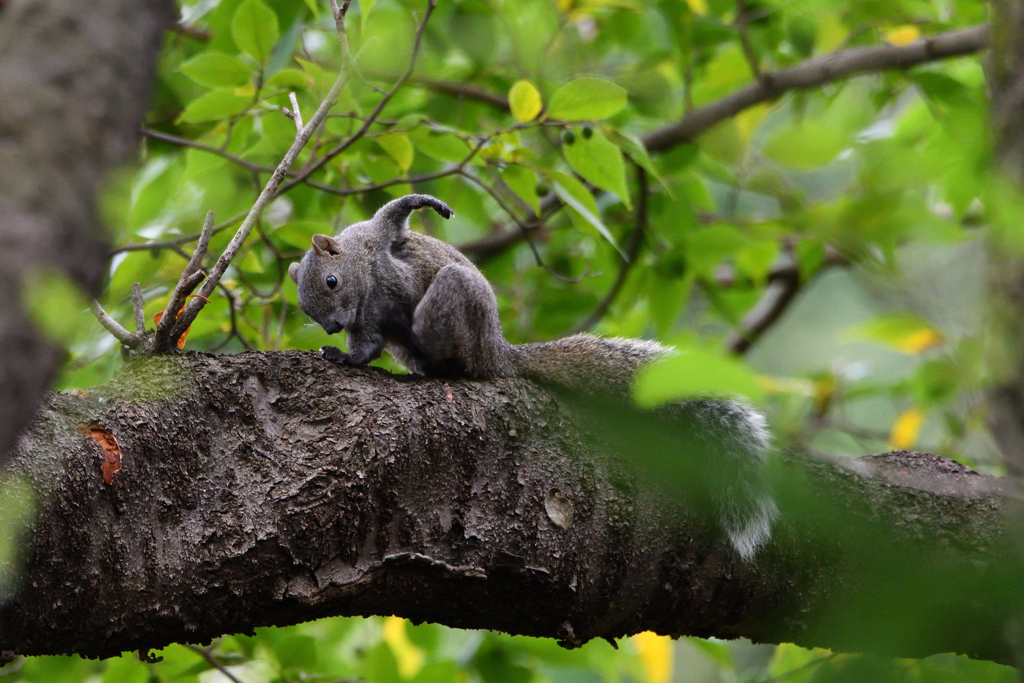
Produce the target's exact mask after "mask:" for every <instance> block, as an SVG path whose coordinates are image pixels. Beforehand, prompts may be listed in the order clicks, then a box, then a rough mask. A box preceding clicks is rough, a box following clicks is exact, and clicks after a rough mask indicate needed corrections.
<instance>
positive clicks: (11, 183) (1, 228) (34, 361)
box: [0, 0, 173, 465]
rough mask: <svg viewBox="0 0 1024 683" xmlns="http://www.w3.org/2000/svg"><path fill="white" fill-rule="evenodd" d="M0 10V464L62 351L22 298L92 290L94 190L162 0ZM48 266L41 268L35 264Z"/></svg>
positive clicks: (140, 108) (143, 94) (153, 54)
mask: <svg viewBox="0 0 1024 683" xmlns="http://www.w3.org/2000/svg"><path fill="white" fill-rule="evenodd" d="M0 7H2V11H0V188H3V190H2V191H0V415H2V416H3V420H0V465H2V464H3V454H6V453H7V452H9V450H10V448H11V446H12V445H13V444H14V439H15V438H16V437H17V435H18V433H19V432H20V431H21V430H22V429H23V428H24V427H25V425H26V424H27V423H28V421H29V420H30V419H31V418H32V415H33V413H34V411H35V408H36V406H37V405H38V403H39V401H40V400H41V399H42V397H43V394H44V393H45V392H46V389H47V388H48V387H49V385H50V383H51V382H52V380H53V378H54V376H55V374H56V372H57V369H58V367H59V363H60V361H61V360H62V358H61V352H60V350H59V348H57V347H56V346H54V345H53V344H51V343H50V342H49V341H48V340H47V339H46V338H45V337H44V336H43V335H42V334H41V333H40V332H39V331H38V330H37V329H36V328H35V326H34V325H33V323H32V321H31V320H30V318H29V316H28V315H27V313H26V311H25V310H24V308H23V306H22V296H21V293H22V290H23V287H24V286H26V285H25V281H26V278H28V277H32V276H36V275H40V276H45V275H49V274H52V273H56V274H63V275H66V276H68V277H70V278H71V279H72V280H73V281H74V282H75V283H77V284H78V285H79V286H80V287H82V288H83V289H84V290H85V292H86V293H87V294H88V295H89V296H96V295H97V294H99V291H100V285H101V284H102V281H103V276H104V273H105V272H106V266H107V262H108V257H107V245H106V244H105V239H104V238H103V235H102V231H101V230H100V228H99V221H98V220H97V216H96V201H95V193H96V190H97V189H98V188H99V187H100V184H101V183H102V181H103V179H104V176H105V174H106V172H107V171H108V170H110V169H111V168H112V167H113V166H115V165H116V164H119V163H122V162H124V161H126V160H127V159H129V158H130V156H131V154H132V153H133V152H134V150H135V142H136V139H137V138H138V128H139V122H140V121H141V120H142V117H143V114H144V113H145V110H146V105H147V100H148V96H149V92H150V89H151V87H152V83H153V67H154V65H155V64H156V58H157V54H158V52H159V48H160V38H161V36H162V35H163V29H165V28H166V27H167V26H168V25H169V20H170V18H171V16H172V14H171V12H172V11H173V4H172V3H171V2H169V1H168V0H10V1H9V2H6V3H3V5H2V6H0ZM43 271H45V272H43Z"/></svg>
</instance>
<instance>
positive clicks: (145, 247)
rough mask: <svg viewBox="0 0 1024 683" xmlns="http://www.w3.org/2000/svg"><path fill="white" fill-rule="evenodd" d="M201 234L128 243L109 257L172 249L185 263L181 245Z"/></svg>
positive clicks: (217, 227) (232, 221)
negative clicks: (135, 252)
mask: <svg viewBox="0 0 1024 683" xmlns="http://www.w3.org/2000/svg"><path fill="white" fill-rule="evenodd" d="M248 214H249V212H248V211H243V212H242V213H238V214H235V215H234V216H232V217H231V218H229V219H227V220H226V221H224V222H223V223H220V224H218V225H215V226H213V229H212V230H211V231H210V234H211V235H216V234H218V233H220V232H223V231H225V230H227V229H228V228H230V227H231V226H232V225H234V224H235V223H237V222H238V221H240V220H242V219H243V218H245V217H246V216H247V215H248ZM202 235H203V233H201V232H195V233H191V234H188V235H182V236H180V237H172V238H171V239H169V240H155V241H153V242H128V243H127V244H122V245H121V246H120V247H117V248H115V249H111V250H110V255H111V256H113V255H115V254H121V253H124V252H129V251H159V250H160V249H172V250H174V251H175V252H176V253H177V254H178V255H179V256H182V257H183V258H184V259H185V260H186V261H188V260H189V258H190V257H189V255H188V254H186V253H185V252H183V251H181V245H183V244H188V243H189V242H195V241H196V240H197V239H199V238H200V237H202Z"/></svg>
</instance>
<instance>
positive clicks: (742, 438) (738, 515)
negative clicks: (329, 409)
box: [288, 194, 777, 560]
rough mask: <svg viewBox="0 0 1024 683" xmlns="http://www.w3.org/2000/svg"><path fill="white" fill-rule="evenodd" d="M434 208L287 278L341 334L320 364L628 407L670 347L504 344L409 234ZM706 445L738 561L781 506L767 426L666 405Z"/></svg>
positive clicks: (476, 302)
mask: <svg viewBox="0 0 1024 683" xmlns="http://www.w3.org/2000/svg"><path fill="white" fill-rule="evenodd" d="M424 207H430V208H432V209H434V210H435V211H436V212H437V213H439V214H440V215H441V216H442V217H444V218H450V217H451V216H452V215H453V211H452V210H451V209H450V208H449V207H448V205H447V204H445V203H444V202H442V201H440V200H438V199H436V198H434V197H431V196H430V195H424V194H411V195H406V196H404V197H399V198H398V199H394V200H392V201H390V202H388V203H387V204H385V205H384V206H383V207H381V208H380V209H379V210H378V211H377V213H376V214H375V215H374V216H373V218H371V219H370V220H367V221H363V222H360V223H355V224H353V225H350V226H349V227H347V228H346V229H345V230H344V231H343V232H342V233H341V234H340V235H338V236H337V237H331V236H329V235H314V236H313V239H312V247H311V248H310V249H309V251H307V252H306V254H305V255H304V256H303V257H302V260H301V261H300V262H296V263H292V264H291V266H290V267H289V268H288V274H289V275H290V276H291V278H292V279H293V280H294V281H295V283H296V284H297V285H298V295H299V307H300V308H301V309H302V310H303V311H304V312H305V313H306V314H307V315H309V316H310V317H311V318H312V319H313V320H315V321H316V322H317V323H319V324H320V325H321V326H322V327H323V329H324V331H326V332H327V333H328V334H335V333H337V332H340V331H342V330H345V331H346V336H347V342H348V353H347V354H346V353H342V352H341V351H340V350H338V349H337V348H335V347H333V346H325V347H323V348H322V349H321V352H322V354H323V356H324V357H325V358H327V359H328V360H332V361H335V362H342V363H346V364H349V365H353V366H364V365H366V364H367V363H370V362H371V361H373V360H375V359H376V358H378V357H380V355H381V352H382V351H383V350H384V349H387V350H388V352H389V353H390V354H391V355H392V356H393V357H394V358H395V360H397V361H398V362H399V363H401V364H402V365H404V366H405V367H406V368H408V369H409V371H410V372H412V373H415V374H419V375H426V376H430V377H467V378H472V379H495V378H502V377H525V378H527V379H530V380H533V381H535V382H537V383H539V384H542V385H546V386H549V387H553V388H557V389H560V390H562V391H570V392H576V393H579V394H583V395H593V396H602V397H605V398H608V397H611V398H613V399H615V400H619V401H628V400H629V389H630V382H631V380H632V378H633V376H634V375H635V374H636V372H637V370H638V369H639V368H640V367H641V366H643V365H645V364H647V363H650V362H651V361H653V360H656V359H658V358H660V357H662V356H664V355H665V354H666V353H669V352H670V351H671V349H668V348H666V347H664V346H662V345H660V344H658V343H657V342H653V341H643V340H637V339H621V338H614V339H610V338H602V337H597V336H594V335H591V334H575V335H572V336H569V337H565V338H563V339H558V340H555V341H551V342H543V343H535V344H511V343H509V342H508V341H506V339H505V337H504V335H503V334H502V331H501V320H500V318H499V316H498V302H497V299H496V298H495V296H494V290H493V289H492V288H491V285H490V283H489V282H488V281H487V279H486V278H485V277H484V275H483V273H481V272H480V271H479V270H478V269H477V267H476V266H475V265H473V263H472V262H471V261H470V260H469V259H467V258H466V257H465V256H464V255H463V254H462V253H461V252H459V251H458V250H457V249H456V248H455V247H453V246H451V245H450V244H447V243H446V242H443V241H441V240H439V239H437V238H435V237H430V236H429V235H423V234H420V233H416V232H412V231H411V230H409V216H410V214H411V213H412V212H413V211H415V210H416V209H420V208H424ZM670 410H674V411H676V413H678V414H679V415H680V416H681V417H682V418H684V422H685V424H686V425H687V426H688V427H689V428H691V429H695V430H697V431H698V432H699V433H700V434H699V435H698V436H700V437H702V440H703V443H704V444H705V445H707V444H713V450H715V451H716V452H718V453H722V454H724V455H725V456H727V459H728V460H731V461H732V462H731V463H730V465H731V468H730V470H729V471H730V475H733V474H734V475H735V476H734V477H733V480H731V481H729V482H728V484H726V485H724V486H722V487H721V489H722V493H720V494H718V498H719V499H718V500H716V501H715V505H716V508H717V510H718V518H719V522H720V523H721V525H722V527H723V528H724V529H725V531H726V532H727V533H728V535H729V538H730V540H731V541H732V544H733V547H734V548H735V549H736V551H737V552H738V554H739V555H740V556H741V558H743V559H744V560H749V559H751V558H752V557H753V556H754V554H755V553H756V551H757V549H758V548H759V547H760V546H762V545H763V544H764V543H766V542H767V541H768V539H769V537H770V535H771V527H772V524H773V522H774V519H775V517H776V516H777V508H776V507H775V504H774V502H773V501H772V499H771V498H770V497H769V496H768V495H767V494H766V493H765V492H764V487H763V485H762V484H761V483H760V479H761V477H760V469H761V465H762V462H763V461H764V459H765V457H766V456H767V453H768V450H769V434H768V430H767V428H766V424H765V420H764V417H763V416H762V415H761V414H760V413H758V412H756V411H754V410H753V409H751V408H750V407H748V406H746V405H744V404H742V403H738V402H735V401H729V400H719V399H695V400H690V401H685V402H681V403H677V404H673V405H672V406H671V407H670Z"/></svg>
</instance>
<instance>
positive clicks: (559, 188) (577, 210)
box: [548, 171, 626, 258]
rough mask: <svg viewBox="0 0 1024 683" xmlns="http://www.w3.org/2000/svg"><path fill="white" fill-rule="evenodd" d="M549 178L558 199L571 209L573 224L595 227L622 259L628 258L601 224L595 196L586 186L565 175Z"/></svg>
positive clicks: (559, 174)
mask: <svg viewBox="0 0 1024 683" xmlns="http://www.w3.org/2000/svg"><path fill="white" fill-rule="evenodd" d="M548 176H549V177H550V178H551V180H553V181H554V183H555V192H556V193H557V194H558V198H559V199H561V200H562V201H563V202H565V203H566V205H567V206H568V207H569V210H570V215H571V216H572V218H573V223H574V224H576V225H577V227H579V226H585V225H589V226H592V227H594V228H595V229H596V230H597V231H598V232H599V233H601V236H602V237H604V238H605V239H606V240H608V243H609V244H611V245H612V246H613V247H615V249H616V251H618V252H619V254H621V255H622V258H626V252H624V251H622V248H621V247H620V246H619V245H618V243H617V242H616V241H615V238H614V237H613V236H612V233H611V232H610V231H609V230H608V227H607V226H606V225H605V224H604V223H603V222H601V218H600V212H599V211H598V208H597V202H595V201H594V197H593V195H591V194H590V192H588V191H587V188H586V186H584V185H583V183H581V182H580V181H578V180H576V179H575V178H573V177H572V176H571V175H566V174H565V173H558V172H557V171H552V172H551V173H549V174H548Z"/></svg>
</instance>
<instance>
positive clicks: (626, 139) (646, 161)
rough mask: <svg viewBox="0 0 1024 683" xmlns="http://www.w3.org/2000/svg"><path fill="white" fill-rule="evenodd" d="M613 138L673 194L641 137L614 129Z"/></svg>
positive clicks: (634, 161)
mask: <svg viewBox="0 0 1024 683" xmlns="http://www.w3.org/2000/svg"><path fill="white" fill-rule="evenodd" d="M611 140H612V142H614V143H615V144H616V145H618V146H619V149H621V150H622V151H623V152H624V153H625V155H626V156H628V157H629V158H630V159H632V160H633V163H635V164H636V165H637V166H639V167H640V168H642V169H644V170H645V171H647V172H648V173H650V174H651V176H652V177H653V178H654V179H655V180H657V181H658V182H659V183H660V184H661V186H662V187H664V188H665V191H666V192H668V193H669V196H671V195H672V190H671V189H670V188H669V186H668V185H666V184H665V180H664V179H663V178H662V177H661V174H660V173H658V169H657V168H655V166H654V163H653V162H652V161H651V157H650V156H649V155H648V154H647V148H646V147H644V144H643V143H642V142H640V140H639V139H637V138H635V137H633V136H632V135H626V134H625V133H620V132H619V131H617V130H613V131H612V132H611Z"/></svg>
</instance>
